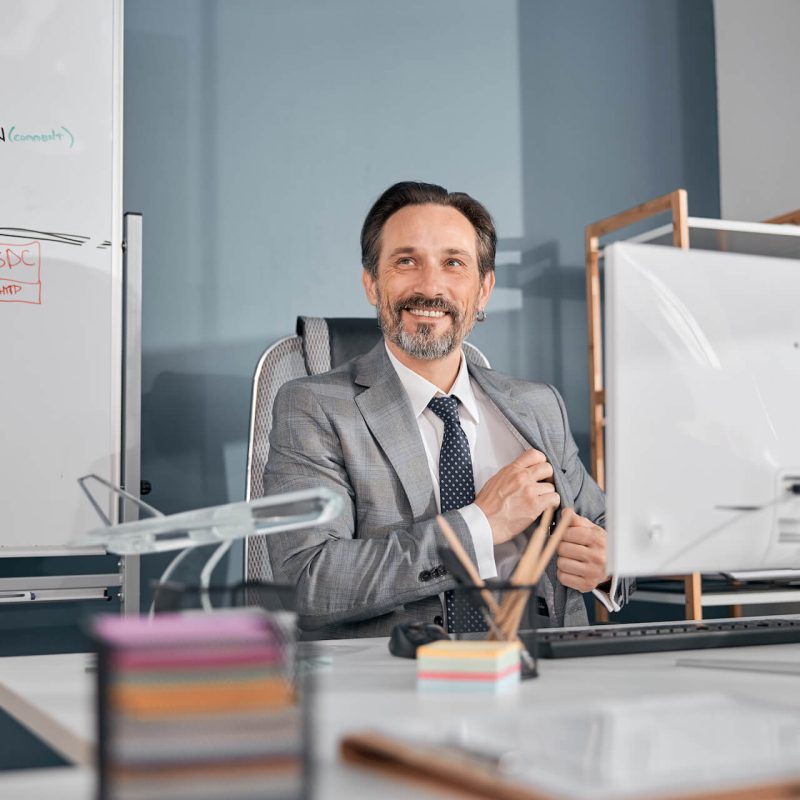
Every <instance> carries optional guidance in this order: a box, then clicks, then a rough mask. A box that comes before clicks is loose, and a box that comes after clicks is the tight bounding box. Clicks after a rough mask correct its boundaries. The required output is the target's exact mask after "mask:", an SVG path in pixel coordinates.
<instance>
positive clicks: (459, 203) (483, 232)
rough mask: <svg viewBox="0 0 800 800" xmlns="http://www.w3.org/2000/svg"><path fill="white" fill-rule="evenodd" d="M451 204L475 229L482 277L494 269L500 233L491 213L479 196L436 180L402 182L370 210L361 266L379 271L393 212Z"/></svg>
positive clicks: (362, 237) (364, 232)
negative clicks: (386, 228)
mask: <svg viewBox="0 0 800 800" xmlns="http://www.w3.org/2000/svg"><path fill="white" fill-rule="evenodd" d="M428 204H431V205H437V206H449V207H450V208H455V209H456V211H460V212H461V213H462V214H463V215H464V216H465V217H466V218H467V219H468V220H469V221H470V222H471V223H472V227H473V228H475V235H476V236H477V239H478V248H477V249H478V270H479V272H480V276H481V280H483V278H484V277H486V275H487V273H489V272H492V271H493V270H494V256H495V251H496V249H497V234H496V233H495V230H494V222H492V217H491V215H490V214H489V212H488V211H487V210H486V209H485V208H484V207H483V206H482V205H481V204H480V203H479V202H478V201H477V200H475V199H473V198H472V197H470V196H469V195H468V194H465V193H464V192H448V191H447V189H445V188H443V187H442V186H437V185H436V184H435V183H420V182H418V181H401V182H400V183H396V184H395V185H394V186H390V187H389V188H388V189H387V190H386V191H385V192H384V193H383V194H382V195H381V196H380V197H379V198H378V199H377V200H376V201H375V205H373V206H372V208H371V209H370V210H369V214H367V218H366V219H365V220H364V226H363V227H362V228H361V265H362V266H363V267H364V269H365V270H367V272H369V273H370V275H372V277H373V278H374V277H377V274H378V256H379V255H380V249H381V233H383V226H384V225H385V224H386V222H387V220H388V219H389V217H391V216H392V214H396V213H397V212H398V211H399V210H400V209H401V208H405V207H406V206H423V205H428Z"/></svg>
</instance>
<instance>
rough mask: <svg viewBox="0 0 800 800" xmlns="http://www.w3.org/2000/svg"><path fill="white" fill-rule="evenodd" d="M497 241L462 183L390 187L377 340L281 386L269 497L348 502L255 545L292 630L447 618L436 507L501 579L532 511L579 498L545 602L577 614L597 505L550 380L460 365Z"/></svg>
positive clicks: (375, 294)
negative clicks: (329, 497)
mask: <svg viewBox="0 0 800 800" xmlns="http://www.w3.org/2000/svg"><path fill="white" fill-rule="evenodd" d="M495 246H496V235H495V230H494V225H493V223H492V220H491V217H490V215H489V213H488V212H487V211H486V209H485V208H484V207H483V206H482V205H481V204H480V203H478V202H477V201H475V200H474V199H472V198H471V197H469V196H468V195H466V194H462V193H448V192H447V191H446V190H445V189H443V188H442V187H440V186H434V185H431V184H424V183H412V182H404V183H399V184H396V185H394V186H392V187H391V188H389V189H388V190H387V191H386V192H384V194H383V195H382V196H381V197H380V198H379V199H378V200H377V202H376V203H375V205H374V206H373V207H372V209H371V210H370V212H369V214H368V215H367V218H366V220H365V222H364V226H363V229H362V233H361V247H362V265H363V274H362V281H363V285H364V289H365V291H366V294H367V297H368V298H369V300H370V302H371V303H372V304H373V305H375V306H376V308H377V312H378V319H379V322H380V326H381V329H382V331H383V335H384V341H382V342H380V343H379V344H378V345H377V346H376V347H375V348H373V349H372V350H371V351H370V352H369V353H367V354H366V355H363V356H360V357H358V358H355V359H353V360H352V361H350V362H348V363H347V364H345V365H344V366H342V367H340V368H338V369H335V370H333V371H331V372H329V373H326V374H324V375H318V376H314V377H309V378H302V379H299V380H296V381H292V382H290V383H288V384H286V385H285V386H284V387H282V389H281V390H280V392H279V393H278V396H277V397H276V400H275V405H274V423H273V427H272V434H271V439H270V453H269V460H268V463H267V466H266V468H265V472H264V488H265V491H266V493H268V494H274V493H276V492H285V491H292V490H297V489H302V488H309V487H318V486H326V487H329V488H331V489H334V490H335V491H338V492H340V493H341V494H343V495H344V496H345V498H346V501H347V502H346V505H345V510H344V512H343V513H342V515H341V516H340V517H339V518H338V519H337V520H335V521H334V522H333V523H331V524H330V525H329V526H327V527H325V528H324V529H319V528H317V529H309V530H306V531H302V532H297V531H294V532H290V533H285V534H278V535H274V536H269V537H267V540H266V541H267V547H268V550H269V555H270V561H271V563H272V568H273V572H274V574H275V577H276V580H282V581H288V582H290V583H292V584H295V585H296V586H297V590H298V592H297V600H298V611H299V614H300V625H301V627H302V628H303V629H305V630H306V631H309V632H313V635H315V636H319V637H350V636H379V635H387V634H388V633H390V632H391V629H392V627H393V626H394V625H395V624H397V623H398V622H406V621H410V620H420V621H427V622H437V623H439V624H442V623H443V622H445V618H446V617H447V616H448V614H447V613H446V612H445V608H444V604H443V602H442V600H441V597H443V596H444V597H448V598H449V597H450V595H447V594H446V593H447V591H448V590H451V589H452V588H453V587H454V585H455V583H454V580H453V578H452V577H451V576H450V575H449V574H448V573H447V572H446V570H445V569H444V567H443V566H442V565H441V563H440V562H441V559H440V558H439V556H438V554H437V546H440V545H441V544H442V543H443V539H442V537H441V535H440V533H439V532H438V529H437V526H436V524H435V517H436V515H437V513H439V511H440V509H441V511H442V513H443V515H444V517H445V518H446V519H447V520H448V522H449V523H450V525H451V527H452V528H453V530H454V531H455V533H456V535H457V536H458V537H459V539H460V541H461V543H462V544H463V546H464V548H465V550H466V551H467V553H468V554H469V555H470V557H471V558H472V559H473V560H474V562H475V563H476V564H477V566H478V569H479V572H480V574H481V576H482V577H483V578H492V577H495V576H499V577H501V578H506V577H508V576H509V575H510V574H511V572H512V571H513V568H514V566H515V565H516V562H517V560H518V558H519V555H520V553H521V552H522V549H523V548H524V546H525V544H526V543H527V540H528V537H529V535H530V531H531V526H532V523H533V522H534V521H535V520H536V519H538V518H539V516H540V515H541V514H542V512H543V511H544V510H545V509H547V508H552V509H558V508H559V507H564V508H567V507H569V508H574V509H575V512H576V516H575V521H574V523H573V525H572V526H571V527H570V528H569V529H568V531H567V532H566V535H565V536H564V538H563V540H562V542H561V544H560V545H559V548H558V552H557V557H556V558H554V559H553V562H552V563H551V564H550V565H549V566H548V569H547V571H546V573H545V575H544V576H543V579H542V584H541V588H540V591H541V593H542V594H543V598H542V600H541V601H540V611H541V613H543V614H546V615H547V617H548V618H549V622H550V624H552V625H564V624H566V625H571V624H586V621H587V619H586V608H585V604H584V601H583V597H582V594H581V593H582V592H587V591H591V590H592V589H594V588H595V587H596V586H598V584H600V583H601V582H603V581H605V580H606V577H607V576H606V537H605V532H604V531H603V529H602V525H603V522H604V513H605V511H604V509H605V504H604V497H603V494H602V492H601V491H600V489H599V488H598V487H597V485H596V484H595V483H594V481H593V480H592V479H591V477H589V475H588V474H587V473H586V471H585V469H584V467H583V465H582V464H581V462H580V461H579V459H578V452H577V447H576V446H575V443H574V441H573V438H572V435H571V434H570V432H569V427H568V424H567V416H566V411H565V408H564V403H563V401H562V400H561V397H560V396H559V395H558V393H557V392H556V390H555V389H553V388H552V387H551V386H548V385H545V384H532V383H528V382H525V381H520V380H516V379H513V378H509V377H507V376H505V375H501V374H499V373H497V372H494V371H492V370H489V369H485V368H481V367H476V366H473V365H469V364H467V361H466V359H465V357H464V356H463V354H462V350H461V344H462V342H463V341H464V338H465V337H466V336H467V334H468V333H469V332H470V330H471V329H472V326H473V324H474V322H475V320H476V319H483V318H484V316H485V308H486V305H487V303H488V301H489V297H490V296H491V293H492V289H493V287H494V282H495V275H494V258H495ZM448 603H449V599H448ZM448 610H449V611H450V612H451V614H452V612H453V608H452V606H449V605H448ZM450 622H451V623H452V619H450ZM540 624H541V621H540Z"/></svg>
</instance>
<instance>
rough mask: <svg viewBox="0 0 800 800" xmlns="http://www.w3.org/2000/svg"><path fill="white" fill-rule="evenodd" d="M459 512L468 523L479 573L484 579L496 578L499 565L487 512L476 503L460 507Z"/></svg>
mask: <svg viewBox="0 0 800 800" xmlns="http://www.w3.org/2000/svg"><path fill="white" fill-rule="evenodd" d="M458 513H459V514H461V518H462V519H463V520H464V522H465V523H466V524H467V529H468V530H469V535H470V536H471V537H472V546H473V547H474V548H475V561H476V562H477V563H476V566H477V567H478V574H479V575H480V576H481V578H483V579H484V580H486V579H487V578H496V577H497V565H496V564H495V562H494V541H493V540H492V527H491V525H489V520H488V519H486V514H484V513H483V511H481V510H480V508H479V507H478V506H477V505H476V504H475V503H470V504H469V505H468V506H464V508H459V509H458Z"/></svg>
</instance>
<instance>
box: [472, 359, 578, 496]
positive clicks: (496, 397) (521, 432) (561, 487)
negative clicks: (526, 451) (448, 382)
mask: <svg viewBox="0 0 800 800" xmlns="http://www.w3.org/2000/svg"><path fill="white" fill-rule="evenodd" d="M470 375H471V376H472V378H473V380H474V381H475V382H476V383H477V384H478V385H479V386H480V387H481V389H483V391H484V392H486V394H487V396H488V397H489V399H490V400H491V401H492V402H493V403H494V404H495V405H496V406H497V408H498V409H499V411H500V413H501V414H502V415H503V416H504V417H505V418H506V419H507V420H508V422H509V423H510V424H511V426H512V428H513V429H514V432H515V433H516V434H517V435H518V436H519V437H521V438H522V441H523V443H524V444H526V445H527V446H528V447H533V448H535V449H536V450H539V451H540V452H542V453H544V454H545V456H546V457H547V460H548V461H549V462H550V463H551V464H552V465H553V482H554V483H555V487H556V491H557V492H558V493H559V494H560V495H561V497H563V498H568V497H570V496H571V495H570V494H569V493H565V490H566V488H567V487H566V486H565V484H564V480H563V473H562V472H561V469H560V468H559V467H560V465H561V461H560V460H558V459H556V457H555V453H553V452H552V450H551V449H550V448H549V447H547V446H546V445H545V444H544V441H545V438H544V436H543V435H542V429H541V428H540V427H539V422H538V420H537V418H536V415H535V414H534V411H533V409H532V408H531V403H530V398H529V397H523V396H520V391H519V389H518V388H517V385H516V384H514V383H512V382H511V381H508V380H506V378H505V377H504V376H503V375H499V374H498V373H496V372H492V371H488V370H478V369H473V368H472V366H471V365H470Z"/></svg>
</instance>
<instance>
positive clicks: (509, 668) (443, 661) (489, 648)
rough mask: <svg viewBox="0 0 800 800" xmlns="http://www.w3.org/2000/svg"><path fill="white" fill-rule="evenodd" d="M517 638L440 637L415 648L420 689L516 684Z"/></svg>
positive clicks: (484, 688)
mask: <svg viewBox="0 0 800 800" xmlns="http://www.w3.org/2000/svg"><path fill="white" fill-rule="evenodd" d="M519 648H520V644H519V642H483V641H460V642H449V641H440V642H433V643H432V644H426V645H423V646H422V647H420V648H418V649H417V688H418V689H420V690H422V691H429V690H445V691H467V692H489V693H493V692H502V691H507V690H509V689H513V688H514V687H516V686H518V685H519V678H520V666H519Z"/></svg>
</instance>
